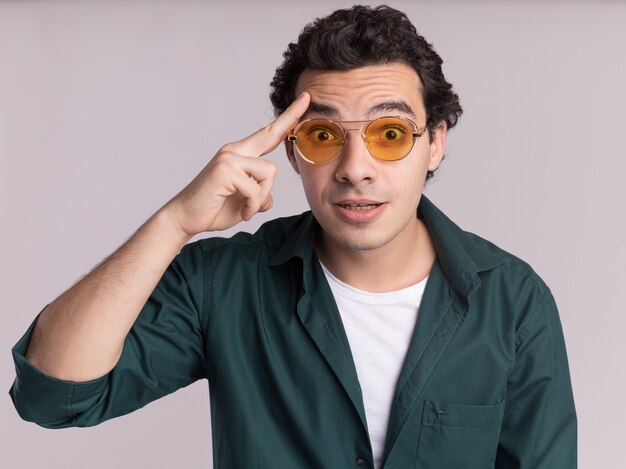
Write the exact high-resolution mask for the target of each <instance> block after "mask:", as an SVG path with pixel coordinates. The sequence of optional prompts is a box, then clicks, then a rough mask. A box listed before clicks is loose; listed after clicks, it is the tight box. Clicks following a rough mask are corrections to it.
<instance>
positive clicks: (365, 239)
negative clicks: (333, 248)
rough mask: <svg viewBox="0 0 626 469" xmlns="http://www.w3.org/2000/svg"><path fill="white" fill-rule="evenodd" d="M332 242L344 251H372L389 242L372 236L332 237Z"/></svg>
mask: <svg viewBox="0 0 626 469" xmlns="http://www.w3.org/2000/svg"><path fill="white" fill-rule="evenodd" d="M332 240H333V242H334V243H335V244H336V245H337V246H339V247H340V248H342V249H343V250H346V251H373V250H374V249H378V248H381V247H383V246H385V245H386V244H387V243H388V242H389V240H387V239H381V238H378V237H374V236H349V237H345V238H336V237H333V239H332Z"/></svg>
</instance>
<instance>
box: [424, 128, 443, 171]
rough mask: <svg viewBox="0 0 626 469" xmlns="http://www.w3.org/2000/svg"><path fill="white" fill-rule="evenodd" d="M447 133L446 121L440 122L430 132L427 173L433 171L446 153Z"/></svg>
mask: <svg viewBox="0 0 626 469" xmlns="http://www.w3.org/2000/svg"><path fill="white" fill-rule="evenodd" d="M447 132H448V124H446V121H441V122H440V123H439V125H437V127H435V129H434V130H433V132H432V138H431V141H430V161H429V162H428V170H429V171H435V170H436V169H437V168H438V167H439V164H440V163H441V160H442V158H443V154H444V153H445V151H446V134H447Z"/></svg>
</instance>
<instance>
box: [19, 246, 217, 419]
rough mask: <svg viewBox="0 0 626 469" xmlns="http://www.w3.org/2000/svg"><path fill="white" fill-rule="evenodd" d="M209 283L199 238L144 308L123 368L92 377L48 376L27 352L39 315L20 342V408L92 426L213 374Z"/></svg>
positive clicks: (31, 415) (26, 414)
mask: <svg viewBox="0 0 626 469" xmlns="http://www.w3.org/2000/svg"><path fill="white" fill-rule="evenodd" d="M204 287H205V285H204V263H203V254H202V250H201V248H200V246H199V244H198V243H191V244H189V245H187V246H185V247H184V248H183V249H182V250H181V252H180V253H179V254H178V255H177V256H176V258H175V259H174V260H173V261H172V263H171V264H170V266H169V267H168V268H167V270H166V272H165V273H164V275H163V276H162V278H161V279H160V281H159V283H158V284H157V287H156V288H155V290H154V291H153V292H152V294H151V296H150V298H149V299H148V301H147V302H146V304H145V306H144V307H143V308H142V310H141V312H140V314H139V316H138V318H137V320H136V321H135V323H134V324H133V327H132V328H131V330H130V332H129V333H128V335H127V337H126V339H125V342H124V348H123V351H122V355H121V357H120V359H119V361H118V363H117V364H116V365H115V368H113V370H111V371H110V372H109V373H107V374H106V375H104V376H102V377H100V378H97V379H94V380H91V381H84V382H74V381H66V380H61V379H57V378H54V377H51V376H47V375H45V374H44V373H42V372H41V371H40V370H38V369H37V368H36V367H35V366H33V365H32V364H31V363H30V362H29V361H28V360H27V359H26V358H25V353H26V350H27V348H28V344H29V342H30V338H31V334H32V331H33V328H34V326H35V323H36V321H37V318H38V317H39V316H38V317H37V318H36V319H35V320H34V321H33V323H32V324H31V325H30V327H29V328H28V330H27V331H26V333H25V334H24V336H23V337H22V338H21V339H20V340H19V341H18V342H17V344H16V345H15V347H14V348H13V349H12V352H13V360H14V362H15V368H16V379H15V381H14V383H13V386H12V387H11V389H10V391H9V394H10V396H11V399H12V400H13V404H14V405H15V408H16V409H17V412H18V413H19V415H20V416H21V417H22V418H23V419H24V420H28V421H31V422H35V423H37V424H38V425H40V426H42V427H46V428H64V427H70V426H77V427H85V426H92V425H96V424H98V423H100V422H103V421H104V420H107V419H110V418H113V417H118V416H120V415H124V414H127V413H129V412H132V411H133V410H136V409H139V408H141V407H143V406H144V405H146V404H147V403H149V402H151V401H153V400H155V399H158V398H160V397H162V396H165V395H167V394H169V393H171V392H173V391H175V390H177V389H180V388H182V387H185V386H187V385H189V384H191V383H193V382H195V381H197V380H198V379H202V378H205V377H206V375H207V373H206V360H205V346H204V333H203V330H204V327H203V315H202V311H203V304H204V292H205V288H204Z"/></svg>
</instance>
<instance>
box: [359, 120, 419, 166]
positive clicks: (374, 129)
mask: <svg viewBox="0 0 626 469" xmlns="http://www.w3.org/2000/svg"><path fill="white" fill-rule="evenodd" d="M365 141H366V142H367V147H368V148H369V150H370V152H371V153H372V155H374V156H375V157H376V158H380V159H381V160H386V161H393V160H399V159H401V158H404V157H405V156H406V155H408V154H409V152H410V151H411V148H412V147H413V128H412V127H411V124H409V123H408V122H407V121H405V120H404V119H401V118H399V117H381V118H380V119H376V120H373V121H372V122H371V124H370V125H368V126H367V128H366V129H365Z"/></svg>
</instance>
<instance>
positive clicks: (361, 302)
mask: <svg viewBox="0 0 626 469" xmlns="http://www.w3.org/2000/svg"><path fill="white" fill-rule="evenodd" d="M322 269H323V271H324V274H325V275H326V279H327V280H328V284H329V285H330V288H331V290H332V292H333V295H334V297H335V301H336V302H337V307H338V308H339V314H340V315H341V320H342V322H343V326H344V329H345V331H346V335H347V336H348V342H349V343H350V349H351V351H352V358H353V359H354V364H355V366H356V372H357V376H358V378H359V383H360V385H361V392H362V394H363V404H364V405H365V416H366V419H367V428H368V431H369V435H370V441H371V444H372V451H373V453H374V466H375V467H376V468H379V467H380V464H381V459H382V457H383V451H384V449H385V448H384V447H385V438H386V436H387V426H388V424H389V413H390V411H391V402H392V400H393V396H394V393H395V390H396V384H397V382H398V377H399V376H400V370H401V369H402V364H403V363H404V358H405V356H406V352H407V350H408V348H409V343H410V341H411V336H412V335H413V329H414V328H415V322H416V320H417V313H418V310H419V305H420V302H421V301H422V295H423V294H424V288H425V286H426V282H427V280H428V277H426V278H425V279H424V280H422V281H421V282H419V283H417V284H415V285H412V286H410V287H408V288H403V289H402V290H397V291H393V292H385V293H371V292H367V291H363V290H359V289H356V288H354V287H351V286H350V285H348V284H346V283H344V282H342V281H341V280H339V279H338V278H336V277H335V276H334V275H333V274H331V273H330V272H329V271H328V269H326V267H324V265H322Z"/></svg>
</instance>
